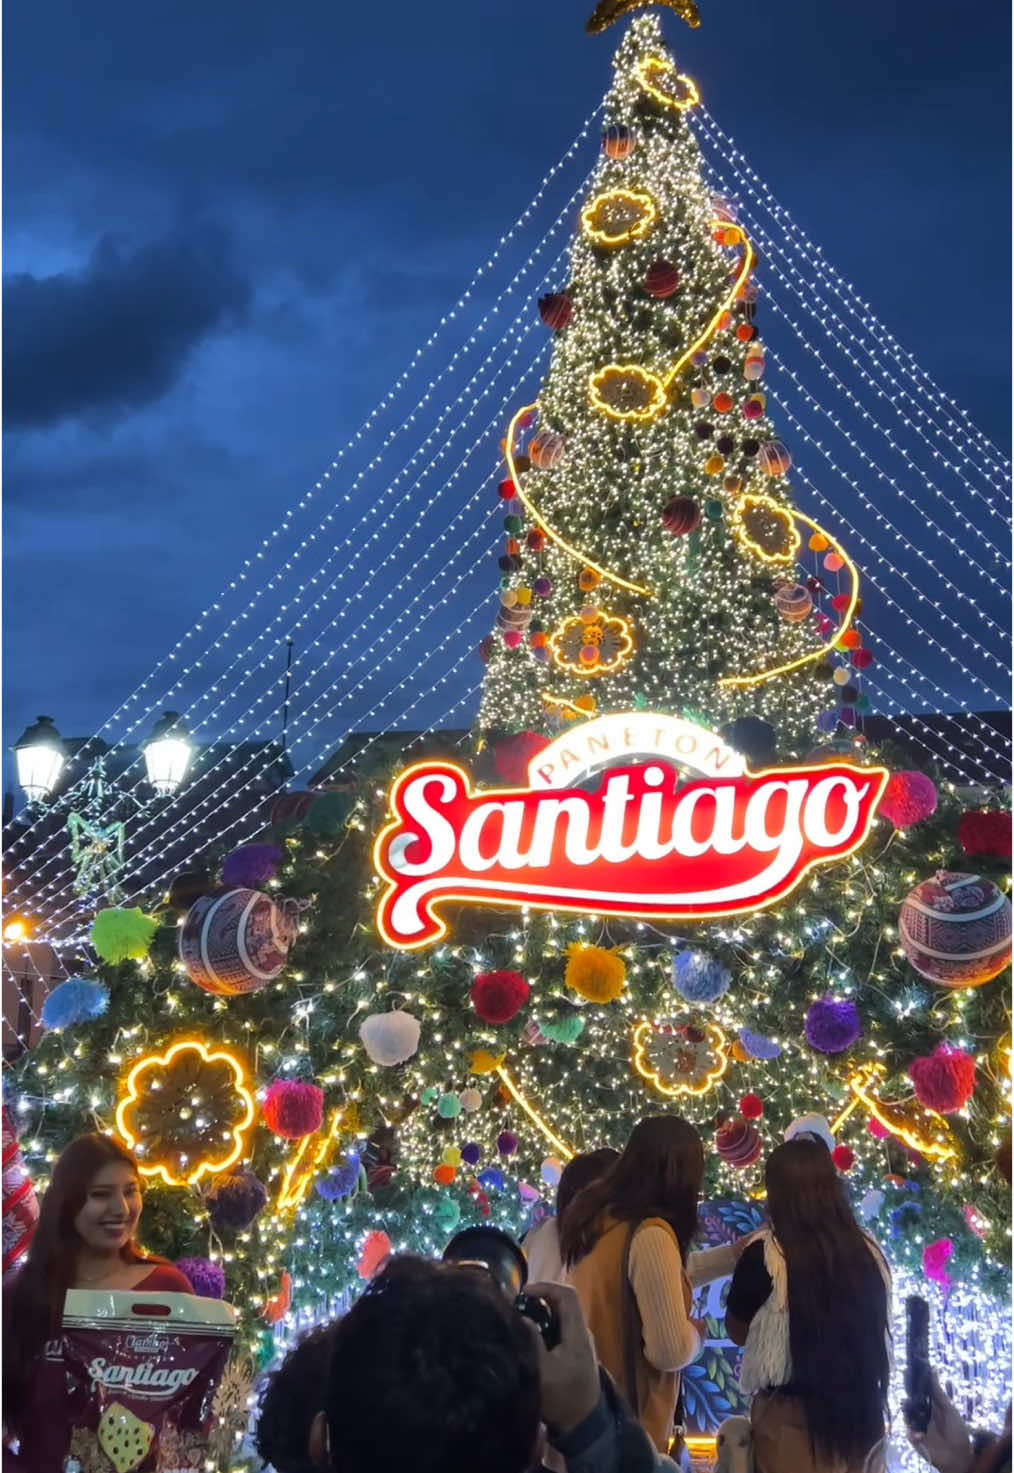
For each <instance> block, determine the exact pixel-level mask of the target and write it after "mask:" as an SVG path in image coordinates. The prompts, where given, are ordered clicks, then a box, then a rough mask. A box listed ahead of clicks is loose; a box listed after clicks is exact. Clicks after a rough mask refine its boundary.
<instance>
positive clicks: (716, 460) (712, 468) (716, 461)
mask: <svg viewBox="0 0 1014 1473" xmlns="http://www.w3.org/2000/svg"><path fill="white" fill-rule="evenodd" d="M724 470H725V461H724V460H723V459H722V457H721V456H720V455H709V456H708V459H707V460H706V461H705V463H704V473H705V475H708V476H720V475H721V474H722V472H723V471H724Z"/></svg>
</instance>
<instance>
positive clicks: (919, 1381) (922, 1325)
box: [904, 1294, 933, 1432]
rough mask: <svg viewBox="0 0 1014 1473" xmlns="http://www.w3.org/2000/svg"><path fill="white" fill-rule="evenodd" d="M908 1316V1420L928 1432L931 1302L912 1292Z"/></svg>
mask: <svg viewBox="0 0 1014 1473" xmlns="http://www.w3.org/2000/svg"><path fill="white" fill-rule="evenodd" d="M905 1320H906V1327H905V1328H906V1335H905V1339H906V1360H905V1405H904V1412H905V1421H906V1422H907V1423H908V1425H909V1427H911V1429H912V1431H913V1432H925V1431H926V1428H927V1427H928V1426H929V1424H930V1414H931V1412H932V1410H933V1384H932V1380H931V1377H930V1355H929V1305H928V1304H927V1303H926V1301H925V1299H921V1298H920V1297H919V1295H918V1294H911V1295H909V1297H908V1298H907V1299H906V1300H905Z"/></svg>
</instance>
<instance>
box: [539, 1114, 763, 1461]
mask: <svg viewBox="0 0 1014 1473" xmlns="http://www.w3.org/2000/svg"><path fill="white" fill-rule="evenodd" d="M703 1177H704V1148H703V1146H702V1145H701V1138H700V1136H699V1135H698V1134H697V1131H696V1130H695V1129H694V1128H693V1126H692V1125H691V1124H690V1123H689V1122H688V1121H686V1120H683V1119H682V1118H681V1117H680V1116H678V1115H656V1116H650V1117H648V1118H646V1119H644V1120H642V1121H640V1122H639V1123H638V1124H637V1125H636V1126H635V1127H634V1130H633V1132H632V1133H631V1136H630V1139H629V1141H628V1142H627V1145H626V1148H625V1150H624V1152H623V1154H622V1156H621V1157H620V1159H619V1161H617V1162H616V1164H615V1165H614V1166H613V1167H611V1168H610V1170H609V1171H607V1172H606V1173H605V1175H604V1176H602V1177H601V1178H600V1179H599V1180H598V1181H596V1182H593V1183H592V1184H591V1185H590V1186H588V1187H585V1189H584V1190H583V1191H581V1192H579V1193H578V1195H577V1197H575V1198H574V1200H573V1201H572V1202H571V1203H570V1205H569V1206H568V1209H567V1214H566V1217H565V1219H564V1220H563V1221H562V1222H561V1226H560V1249H561V1256H562V1258H563V1262H564V1266H565V1269H566V1275H567V1282H568V1283H570V1284H572V1285H573V1287H574V1288H575V1289H576V1290H577V1295H578V1299H579V1300H580V1302H581V1308H582V1309H583V1311H584V1315H585V1319H586V1320H587V1322H588V1326H589V1328H590V1330H591V1332H592V1336H593V1338H594V1340H595V1348H596V1351H597V1354H598V1358H599V1362H600V1363H601V1365H603V1366H604V1367H605V1369H606V1370H607V1371H608V1372H609V1374H610V1376H611V1377H612V1378H613V1380H614V1381H615V1382H616V1384H617V1385H618V1386H619V1387H620V1389H621V1390H622V1391H623V1393H624V1395H625V1396H626V1398H627V1400H628V1401H629V1403H630V1405H631V1406H632V1407H633V1408H634V1410H635V1412H636V1414H637V1416H638V1418H639V1420H640V1423H641V1425H642V1427H643V1428H644V1430H645V1431H646V1432H647V1434H648V1436H649V1437H650V1438H651V1439H652V1442H653V1443H654V1444H655V1447H656V1448H657V1449H658V1450H659V1452H661V1453H665V1452H667V1451H668V1450H669V1445H670V1442H671V1441H672V1438H673V1433H674V1430H675V1429H674V1423H675V1416H676V1407H677V1402H678V1399H679V1387H680V1375H679V1373H680V1371H681V1370H682V1369H683V1367H684V1366H687V1365H689V1364H690V1362H691V1361H693V1360H695V1359H696V1357H697V1355H698V1353H699V1351H700V1349H701V1342H702V1335H703V1332H704V1326H703V1325H702V1324H700V1323H698V1322H696V1321H695V1320H693V1319H692V1318H691V1313H690V1312H691V1306H692V1303H693V1293H692V1290H693V1289H694V1288H696V1287H697V1286H698V1285H699V1284H706V1283H710V1282H711V1281H712V1280H713V1279H719V1278H724V1277H725V1276H726V1275H728V1274H730V1273H732V1271H733V1268H734V1266H735V1262H736V1259H737V1257H738V1255H739V1252H740V1251H741V1245H740V1244H731V1245H729V1246H728V1247H723V1248H716V1249H712V1250H711V1251H710V1252H707V1253H691V1252H690V1243H691V1241H692V1239H693V1237H694V1234H695V1232H696V1230H697V1203H698V1199H699V1196H700V1190H701V1183H702V1180H703Z"/></svg>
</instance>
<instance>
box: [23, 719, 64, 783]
mask: <svg viewBox="0 0 1014 1473" xmlns="http://www.w3.org/2000/svg"><path fill="white" fill-rule="evenodd" d="M14 757H15V761H16V762H17V768H18V782H19V784H20V785H21V787H22V789H23V790H24V794H25V797H26V798H27V799H28V801H29V803H41V802H42V801H43V799H45V798H48V797H49V796H50V794H51V793H52V791H53V789H54V788H55V787H56V784H57V782H58V780H59V777H60V773H61V772H62V771H63V768H64V764H65V763H66V761H67V749H66V748H65V747H64V744H63V740H62V738H61V736H60V733H59V732H58V731H57V729H56V727H55V726H54V725H53V718H52V717H51V716H40V717H39V718H38V719H37V721H36V723H35V725H34V726H29V727H27V728H26V730H25V731H24V732H22V734H21V736H20V737H19V738H18V740H17V741H16V742H15V743H14Z"/></svg>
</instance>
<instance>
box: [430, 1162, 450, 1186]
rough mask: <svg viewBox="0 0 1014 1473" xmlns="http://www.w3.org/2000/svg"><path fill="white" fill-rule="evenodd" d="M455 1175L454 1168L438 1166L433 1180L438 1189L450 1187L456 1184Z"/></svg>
mask: <svg viewBox="0 0 1014 1473" xmlns="http://www.w3.org/2000/svg"><path fill="white" fill-rule="evenodd" d="M455 1174H456V1173H455V1170H454V1167H453V1166H438V1167H437V1169H436V1171H434V1173H433V1180H434V1181H435V1182H436V1184H437V1186H438V1187H449V1186H451V1185H452V1184H453V1182H454V1177H455Z"/></svg>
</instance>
